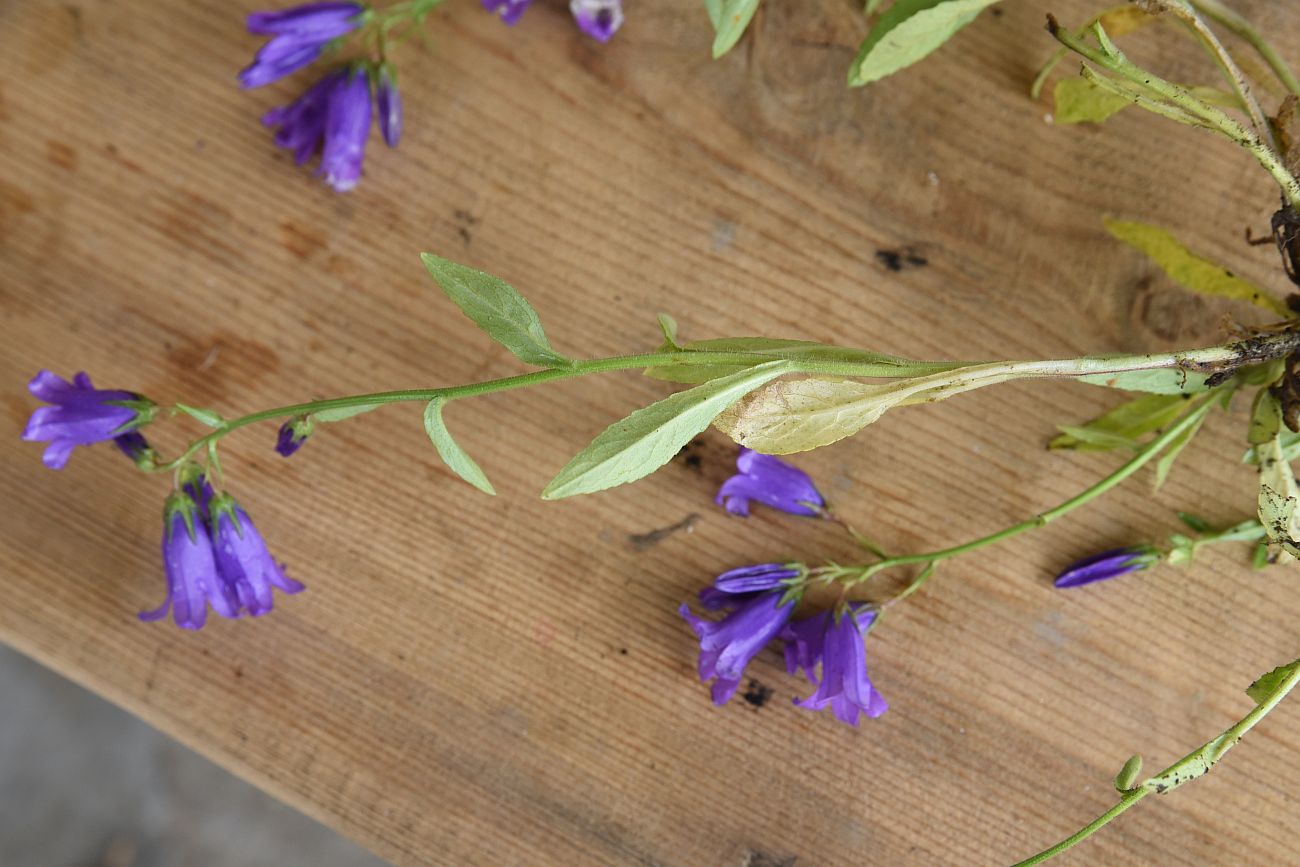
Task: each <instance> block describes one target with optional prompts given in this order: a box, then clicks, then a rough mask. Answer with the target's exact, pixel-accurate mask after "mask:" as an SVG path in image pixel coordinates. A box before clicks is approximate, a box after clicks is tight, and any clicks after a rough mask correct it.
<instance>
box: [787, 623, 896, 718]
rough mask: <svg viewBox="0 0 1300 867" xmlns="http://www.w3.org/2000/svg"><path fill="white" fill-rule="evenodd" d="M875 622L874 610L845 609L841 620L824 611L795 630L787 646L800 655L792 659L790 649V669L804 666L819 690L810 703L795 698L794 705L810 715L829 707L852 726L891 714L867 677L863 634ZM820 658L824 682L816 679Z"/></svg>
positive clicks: (788, 657) (788, 654)
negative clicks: (864, 719) (865, 718)
mask: <svg viewBox="0 0 1300 867" xmlns="http://www.w3.org/2000/svg"><path fill="white" fill-rule="evenodd" d="M875 617H876V612H875V611H871V610H858V611H856V612H855V611H854V610H853V609H851V608H846V609H843V610H842V611H841V612H839V613H838V615H837V614H832V613H830V612H823V613H822V614H820V615H817V616H816V617H812V618H809V619H808V620H805V621H801V622H800V623H796V624H793V625H792V626H791V630H792V632H794V635H795V637H794V639H793V640H792V641H791V642H790V643H788V644H787V645H786V647H787V648H789V647H790V644H794V645H795V650H794V652H793V654H792V653H791V652H790V650H788V649H787V651H786V667H787V668H791V669H792V670H793V668H794V667H798V666H802V667H804V669H805V670H806V672H807V673H808V678H809V680H812V682H813V683H814V684H816V686H817V690H816V691H815V692H814V693H813V694H812V695H811V696H809V697H808V698H806V699H797V698H796V699H795V700H794V703H795V704H797V705H798V706H799V707H804V708H808V709H809V710H821V709H822V708H824V707H827V706H829V707H830V708H831V710H832V712H834V714H835V716H836V717H838V718H839V719H840V720H841V721H843V722H846V723H848V724H849V725H851V726H856V725H857V724H858V719H859V717H860V715H861V714H863V713H865V714H866V715H867V716H869V717H878V716H880V715H881V714H882V713H884V712H885V711H886V710H888V709H889V703H888V702H886V701H885V698H884V696H882V695H881V694H880V693H879V692H878V691H877V690H876V688H875V687H874V686H872V684H871V680H870V679H869V678H868V677H867V659H866V652H865V650H864V648H863V641H862V633H863V632H864V631H865V630H866V629H868V628H870V626H871V622H872V621H873V620H874V619H875ZM814 621H819V622H816V623H815V622H814ZM819 635H820V638H819V637H818V636H819ZM818 659H820V662H821V678H820V681H818V680H817V679H815V678H814V676H813V674H812V667H813V666H814V665H816V663H817V661H818ZM792 662H793V663H794V666H792Z"/></svg>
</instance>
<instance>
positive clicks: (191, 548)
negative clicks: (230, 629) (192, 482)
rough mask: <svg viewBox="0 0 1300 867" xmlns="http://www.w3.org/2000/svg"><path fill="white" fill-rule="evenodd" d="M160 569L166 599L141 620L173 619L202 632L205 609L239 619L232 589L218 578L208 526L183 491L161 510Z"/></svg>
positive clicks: (171, 498) (205, 614) (176, 494)
mask: <svg viewBox="0 0 1300 867" xmlns="http://www.w3.org/2000/svg"><path fill="white" fill-rule="evenodd" d="M162 554H163V567H164V569H165V571H166V573H167V598H166V599H164V600H163V604H162V605H161V606H159V607H158V608H157V609H155V610H153V611H143V612H141V613H140V619H141V620H144V621H153V620H160V619H162V618H163V617H166V616H167V610H168V608H170V609H171V611H172V618H173V619H174V620H175V621H176V625H177V626H179V627H181V628H182V629H201V628H203V624H204V623H205V622H206V621H207V618H208V606H209V605H211V606H212V610H213V611H215V612H217V613H218V614H220V615H221V616H222V617H238V616H239V598H238V596H237V595H236V593H235V589H234V588H233V587H231V586H230V585H229V584H228V583H227V582H225V581H223V580H222V579H221V575H220V574H219V573H218V572H217V561H216V557H215V556H214V554H213V550H212V540H211V538H210V537H209V535H208V527H207V523H206V522H205V521H204V520H203V515H202V514H201V513H200V512H199V507H198V504H197V503H195V502H194V500H193V498H192V497H190V495H189V494H187V493H186V492H185V491H184V490H180V491H177V492H175V493H173V494H172V495H171V496H170V497H168V498H167V504H166V505H165V506H164V508H163V540H162Z"/></svg>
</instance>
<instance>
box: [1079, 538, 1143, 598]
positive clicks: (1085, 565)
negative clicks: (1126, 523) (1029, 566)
mask: <svg viewBox="0 0 1300 867" xmlns="http://www.w3.org/2000/svg"><path fill="white" fill-rule="evenodd" d="M1159 562H1160V552H1159V551H1157V550H1156V549H1155V548H1152V547H1150V546H1148V545H1142V546H1138V547H1134V548H1115V549H1113V550H1110V551H1103V552H1101V553H1100V554H1094V555H1093V556H1091V557H1085V558H1084V559H1082V560H1080V561H1079V562H1077V563H1074V564H1073V565H1071V566H1070V567H1069V568H1068V569H1066V570H1065V571H1064V572H1062V573H1061V574H1060V575H1058V576H1057V578H1056V586H1057V587H1060V588H1062V589H1065V588H1068V587H1082V586H1083V585H1085V584H1091V583H1092V582H1094V581H1105V580H1106V579H1107V578H1118V577H1119V576H1120V575H1127V574H1128V573H1129V572H1136V571H1138V570H1139V569H1147V568H1150V567H1151V566H1153V565H1155V564H1156V563H1159Z"/></svg>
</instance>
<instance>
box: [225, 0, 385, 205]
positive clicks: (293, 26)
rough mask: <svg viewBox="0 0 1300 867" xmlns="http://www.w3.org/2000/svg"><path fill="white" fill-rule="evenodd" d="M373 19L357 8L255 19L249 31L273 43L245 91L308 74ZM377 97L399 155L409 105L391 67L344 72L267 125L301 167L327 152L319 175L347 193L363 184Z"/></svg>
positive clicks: (361, 66)
mask: <svg viewBox="0 0 1300 867" xmlns="http://www.w3.org/2000/svg"><path fill="white" fill-rule="evenodd" d="M366 14H367V13H366V11H365V10H364V9H363V8H362V6H361V5H360V4H357V3H309V4H307V5H304V6H296V7H294V8H292V9H286V10H284V11H281V12H254V13H253V14H251V15H249V16H248V29H249V31H250V32H252V33H256V34H260V35H263V36H270V37H271V39H270V41H269V42H267V43H266V45H264V46H262V49H261V50H260V51H258V52H257V56H256V57H254V58H253V62H252V64H251V65H249V66H248V68H247V69H245V70H244V71H243V72H241V73H240V74H239V81H240V83H241V84H243V86H244V87H261V86H262V85H264V84H270V83H271V82H273V81H278V80H280V79H281V78H284V77H285V76H286V75H289V74H291V73H293V72H296V71H298V70H299V69H302V68H303V67H304V66H307V65H308V64H310V63H312V62H313V61H315V60H316V59H317V58H319V57H320V56H321V54H322V53H323V52H324V51H325V49H326V46H328V45H329V44H330V43H332V42H334V41H335V40H337V39H340V38H342V37H344V36H347V35H348V34H349V33H351V32H353V31H354V30H356V29H357V28H359V27H361V26H362V25H363V24H364V23H365V20H366ZM372 91H373V100H374V106H375V113H377V114H378V115H379V129H380V132H382V133H383V136H384V141H385V142H387V143H388V146H389V147H396V146H397V141H398V139H399V138H400V137H401V134H402V99H401V94H400V92H399V91H398V89H397V79H396V77H395V74H394V71H393V69H392V67H391V66H390V65H388V64H386V63H384V64H379V65H376V64H372V63H367V62H357V63H347V64H343V65H340V66H336V67H335V68H333V69H331V70H330V71H329V72H327V73H326V74H325V75H324V77H322V78H321V79H320V81H318V82H316V83H315V84H314V85H312V86H311V87H310V88H309V89H308V90H307V92H306V93H304V94H303V95H302V96H300V97H298V99H296V100H294V101H293V102H291V103H290V104H288V105H285V106H280V107H278V108H273V109H271V110H270V111H268V112H267V113H266V114H265V115H263V116H262V123H264V124H266V125H267V126H271V127H277V128H278V129H277V131H276V134H275V143H276V144H277V145H279V146H280V147H282V148H286V149H288V150H290V151H292V152H293V155H294V160H295V161H296V162H297V163H298V164H299V165H302V164H303V163H305V162H307V161H308V160H309V159H311V158H312V157H313V156H314V155H315V154H316V152H317V151H318V150H319V151H320V152H321V160H320V170H319V174H320V175H322V176H323V177H324V178H325V182H326V183H328V184H329V185H330V186H332V187H333V188H334V189H336V190H338V191H339V192H344V191H346V190H350V189H352V188H353V187H355V186H356V185H357V181H359V180H360V179H361V163H362V161H363V160H364V159H365V153H366V139H368V138H369V137H370V120H371V99H372Z"/></svg>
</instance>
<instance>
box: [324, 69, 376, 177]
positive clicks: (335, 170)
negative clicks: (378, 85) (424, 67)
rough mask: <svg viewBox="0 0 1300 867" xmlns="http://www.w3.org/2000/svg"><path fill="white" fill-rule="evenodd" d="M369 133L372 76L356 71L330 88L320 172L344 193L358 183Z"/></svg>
mask: <svg viewBox="0 0 1300 867" xmlns="http://www.w3.org/2000/svg"><path fill="white" fill-rule="evenodd" d="M369 135H370V81H369V76H368V75H367V74H366V73H364V72H361V71H359V70H358V71H353V72H350V73H348V74H347V75H345V76H344V77H343V79H341V80H340V81H339V82H338V83H336V84H335V85H334V88H333V90H331V91H330V95H329V106H328V108H327V110H326V112H325V148H324V150H323V151H322V152H321V158H320V174H322V175H324V176H325V183H327V184H329V185H330V186H331V187H333V188H334V189H335V190H337V191H338V192H340V193H345V192H347V191H348V190H350V189H352V188H353V187H355V186H356V185H357V181H359V180H361V161H362V160H363V159H364V158H365V155H366V138H367V137H369Z"/></svg>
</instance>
